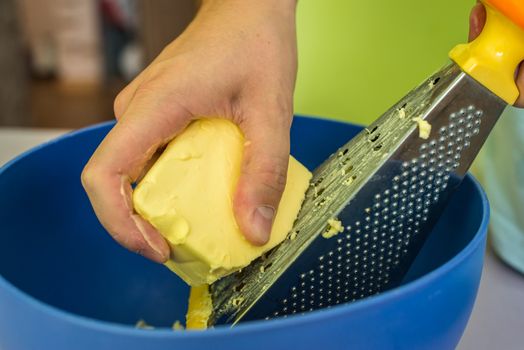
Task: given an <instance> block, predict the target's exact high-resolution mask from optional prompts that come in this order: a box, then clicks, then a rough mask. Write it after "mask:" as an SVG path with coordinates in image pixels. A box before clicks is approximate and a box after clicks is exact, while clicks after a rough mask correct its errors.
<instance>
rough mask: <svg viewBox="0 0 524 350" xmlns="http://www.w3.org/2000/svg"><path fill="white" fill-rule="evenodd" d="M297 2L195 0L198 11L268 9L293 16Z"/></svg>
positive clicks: (287, 0)
mask: <svg viewBox="0 0 524 350" xmlns="http://www.w3.org/2000/svg"><path fill="white" fill-rule="evenodd" d="M297 2H298V0H197V3H198V5H199V9H200V10H206V9H208V8H214V7H216V6H221V5H227V6H235V7H244V8H249V9H253V8H257V9H260V8H266V9H268V8H270V9H272V10H278V11H283V12H285V13H289V14H292V15H294V14H295V10H296V5H297Z"/></svg>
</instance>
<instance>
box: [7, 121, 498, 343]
mask: <svg viewBox="0 0 524 350" xmlns="http://www.w3.org/2000/svg"><path fill="white" fill-rule="evenodd" d="M111 127H112V124H103V125H98V126H94V127H91V128H87V129H84V130H80V131H77V132H74V133H71V134H68V135H65V136H63V137H61V138H59V139H57V140H55V141H52V142H50V143H47V144H45V145H42V146H40V147H37V148H35V149H33V150H31V151H29V152H27V153H25V154H23V155H21V156H20V157H18V158H17V159H15V160H13V161H11V162H10V163H9V164H7V165H5V166H4V167H3V168H1V169H0V222H1V231H0V349H5V350H25V349H52V350H60V349H68V350H69V349H88V350H93V349H98V350H102V349H112V350H113V349H126V350H133V349H166V350H167V349H169V350H172V349H204V350H209V349H217V348H219V349H228V350H233V349H242V350H245V349H264V350H267V349H289V347H293V348H298V349H314V348H326V349H390V348H395V349H452V348H454V347H455V346H456V344H457V343H458V341H459V339H460V337H461V335H462V333H463V331H464V328H465V327H466V323H467V320H468V318H469V316H470V313H471V310H472V307H473V303H474V300H475V296H476V292H477V288H478V285H479V281H480V275H481V269H482V260H483V253H484V246H485V241H486V227H487V222H488V216H489V208H488V202H487V200H486V197H485V195H484V192H483V191H482V189H481V188H480V186H479V185H478V184H477V182H475V180H474V179H473V178H471V177H469V176H468V177H467V178H466V180H465V181H464V182H463V184H462V185H461V187H460V189H459V190H458V192H457V193H456V194H455V195H454V197H453V199H452V201H451V203H450V205H449V206H448V208H447V210H446V212H445V213H444V215H443V217H442V218H441V220H440V221H439V224H438V227H436V229H435V230H434V232H433V233H432V235H431V236H430V238H429V240H428V241H427V243H426V245H425V246H424V249H423V251H422V252H421V254H420V256H419V257H418V258H417V260H416V262H415V264H414V266H413V268H412V269H411V271H410V273H409V275H408V278H407V279H406V281H405V283H404V284H403V285H402V286H400V287H399V288H396V289H393V290H391V291H388V292H386V293H383V294H381V295H378V296H374V297H371V298H368V299H365V300H361V301H358V302H355V303H352V304H347V305H340V306H337V307H333V308H331V309H329V310H321V311H316V312H312V313H309V314H306V315H301V316H295V317H289V318H286V319H277V320H271V321H260V322H251V323H246V324H241V325H239V326H237V327H235V328H232V329H231V328H227V327H218V328H216V329H212V330H209V331H206V332H194V331H193V332H173V331H172V330H171V329H169V328H168V327H170V325H171V324H172V323H173V321H175V320H183V318H184V312H185V308H186V301H187V296H188V289H187V287H186V286H185V285H184V283H183V282H182V281H181V280H179V279H178V278H177V277H176V276H175V275H173V274H172V273H171V272H169V271H168V270H167V269H165V268H164V267H162V266H159V265H156V264H154V263H152V262H149V261H147V260H146V259H144V258H142V257H140V256H137V255H135V254H132V253H130V252H128V251H126V250H125V249H123V248H121V247H120V246H118V245H117V244H116V243H115V242H113V240H112V239H111V238H110V237H109V235H107V234H106V232H105V231H104V229H103V228H102V227H101V226H100V224H99V223H98V221H97V219H96V217H95V215H94V214H93V211H92V210H91V206H90V204H89V202H88V199H87V197H86V195H85V194H84V191H83V189H82V187H81V184H80V172H81V170H82V167H83V166H84V164H85V163H86V161H87V159H88V158H89V156H90V155H91V153H92V152H93V151H94V149H95V148H96V146H97V145H98V144H99V143H100V141H101V140H102V138H103V137H104V136H105V135H106V134H107V132H108V131H109V130H110V129H111ZM360 129H361V128H360V127H358V126H355V125H351V124H346V123H341V122H333V121H327V120H321V119H315V118H304V117H297V118H295V121H294V124H293V128H292V132H291V136H292V137H291V139H292V153H293V154H294V155H295V156H296V157H297V158H298V159H299V160H300V161H301V162H303V163H304V164H305V165H306V166H308V167H309V168H310V169H313V168H314V167H315V166H316V165H318V164H319V163H320V162H321V161H322V160H323V159H325V158H326V157H327V156H328V155H329V154H330V153H331V152H333V151H334V150H336V149H337V148H338V147H339V146H341V145H342V144H343V143H345V141H346V140H347V139H349V138H351V137H352V136H354V135H355V134H356V133H357V132H358V131H359V130H360ZM139 319H144V320H146V321H147V322H148V323H150V324H152V325H155V326H157V327H164V329H157V330H154V331H148V330H140V329H135V328H134V324H135V323H136V322H137V320H139Z"/></svg>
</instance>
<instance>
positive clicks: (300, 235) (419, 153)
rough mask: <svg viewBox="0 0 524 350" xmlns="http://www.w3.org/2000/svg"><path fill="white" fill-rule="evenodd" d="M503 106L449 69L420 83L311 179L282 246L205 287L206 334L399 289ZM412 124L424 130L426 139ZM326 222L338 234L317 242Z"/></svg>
mask: <svg viewBox="0 0 524 350" xmlns="http://www.w3.org/2000/svg"><path fill="white" fill-rule="evenodd" d="M506 105H507V104H506V102H504V101H503V100H502V99H501V98H499V97H497V96H496V95H494V94H493V93H492V92H491V91H489V90H488V89H486V88H485V87H484V86H482V85H481V84H479V83H478V82H476V81H475V80H474V79H473V78H471V77H470V76H468V75H467V74H465V73H463V72H462V71H461V69H460V68H459V67H458V66H457V65H456V64H455V63H452V64H450V65H448V66H446V67H444V68H443V69H442V70H440V71H439V72H438V73H436V74H434V75H433V76H432V77H430V78H429V79H428V80H426V81H425V82H423V83H422V84H421V85H420V86H418V87H417V88H415V89H414V90H413V91H411V92H410V93H409V94H408V95H407V96H406V97H405V98H403V99H402V100H401V101H400V102H398V103H397V104H396V105H395V106H393V107H392V108H391V109H389V110H388V111H387V112H386V113H385V114H384V115H383V116H382V117H380V118H379V119H378V120H377V121H376V122H374V123H373V124H372V125H371V126H369V127H368V128H366V129H364V130H363V131H362V132H361V133H360V134H358V135H357V136H356V137H355V138H354V139H352V140H351V141H349V142H348V143H347V144H346V145H344V146H343V147H342V148H340V149H339V150H338V151H337V152H336V153H334V154H333V155H331V157H330V158H329V159H327V160H326V161H325V162H324V163H323V164H322V165H321V166H320V167H319V168H318V169H316V170H315V172H314V176H313V179H312V185H311V187H310V188H309V190H308V191H307V193H306V199H305V201H304V204H303V206H302V209H301V211H300V213H299V216H298V218H297V220H296V222H295V225H294V228H293V231H292V232H291V234H290V235H289V236H288V239H286V240H285V241H284V242H283V243H282V244H280V245H279V246H277V247H276V248H274V249H273V250H272V251H270V252H269V253H267V254H266V255H265V256H263V257H261V258H259V259H258V260H256V261H255V262H253V263H252V264H251V265H249V266H248V267H246V268H245V269H243V270H242V271H240V272H238V273H235V274H233V275H230V276H227V277H225V278H223V279H221V280H219V281H218V282H216V283H214V284H213V285H212V286H211V294H212V298H213V307H214V312H213V315H212V317H211V319H210V320H209V323H210V325H214V324H223V323H232V324H235V323H237V322H239V321H240V320H243V321H244V320H254V319H269V318H273V317H279V316H283V317H286V316H287V315H292V314H300V313H304V312H307V311H312V310H316V309H319V308H324V307H328V308H329V307H331V306H333V305H337V304H341V303H346V302H351V301H355V300H358V299H362V298H366V297H368V296H371V295H374V294H377V293H381V292H383V291H385V290H388V289H390V288H393V287H395V286H397V285H399V284H400V282H401V281H402V279H403V277H404V276H405V274H406V273H407V271H408V269H409V267H410V265H411V263H412V261H413V260H414V258H415V257H416V255H417V253H418V252H419V250H420V249H421V247H422V245H423V243H424V241H425V240H426V238H427V237H428V235H429V234H430V232H431V229H432V227H433V226H434V224H435V223H436V221H437V219H438V217H439V215H440V214H441V212H442V210H443V208H444V206H445V204H446V202H447V200H448V198H449V196H450V194H451V193H452V192H453V191H454V190H455V189H456V188H457V186H458V185H459V184H460V182H461V180H462V179H463V177H464V176H465V174H466V172H467V170H468V168H469V167H470V165H471V163H472V161H473V159H474V158H475V156H476V155H477V153H478V152H479V150H480V148H481V146H482V144H483V143H484V141H485V140H486V138H487V136H488V134H489V132H490V131H491V129H492V128H493V126H494V124H495V123H496V121H497V120H498V118H499V116H500V115H501V114H502V112H503V110H504V108H505V107H506ZM417 117H420V118H421V119H422V120H425V121H427V122H429V123H430V124H431V126H432V131H431V133H430V137H429V138H428V139H422V138H421V137H420V135H419V132H420V130H419V126H418V123H417V121H416V120H414V119H415V118H417ZM329 219H338V220H340V221H341V222H342V225H343V227H344V231H343V232H340V233H339V234H337V235H335V236H333V237H332V238H324V236H323V235H322V233H324V232H326V231H327V230H329V229H330V225H329V224H327V222H328V220H329Z"/></svg>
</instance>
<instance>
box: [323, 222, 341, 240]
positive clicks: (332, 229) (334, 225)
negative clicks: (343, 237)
mask: <svg viewBox="0 0 524 350" xmlns="http://www.w3.org/2000/svg"><path fill="white" fill-rule="evenodd" d="M341 232H344V226H342V222H340V220H336V219H329V220H328V230H327V231H325V232H323V233H322V237H324V238H331V237H333V236H336V235H338V234H339V233H341Z"/></svg>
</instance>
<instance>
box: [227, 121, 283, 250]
mask: <svg viewBox="0 0 524 350" xmlns="http://www.w3.org/2000/svg"><path fill="white" fill-rule="evenodd" d="M251 117H254V118H250V119H246V120H245V121H244V123H243V124H241V128H242V131H243V132H244V135H245V137H246V143H245V146H244V155H243V159H242V167H241V174H240V178H239V180H238V184H237V190H236V194H235V199H234V211H235V217H236V220H237V223H238V225H239V227H240V230H241V231H242V232H243V234H244V235H245V236H246V238H247V240H248V241H250V242H251V243H253V244H256V245H263V244H265V243H267V241H268V240H269V236H270V233H271V227H272V226H273V220H274V218H275V215H276V211H277V209H278V205H279V203H280V199H281V197H282V192H284V188H285V186H286V179H287V167H288V161H289V129H290V120H291V118H290V117H289V116H283V117H272V118H267V117H265V116H262V117H260V118H256V117H255V116H251Z"/></svg>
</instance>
